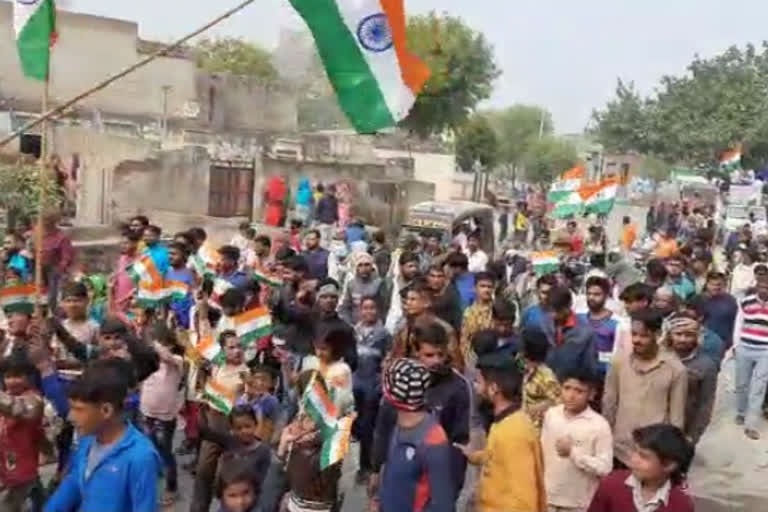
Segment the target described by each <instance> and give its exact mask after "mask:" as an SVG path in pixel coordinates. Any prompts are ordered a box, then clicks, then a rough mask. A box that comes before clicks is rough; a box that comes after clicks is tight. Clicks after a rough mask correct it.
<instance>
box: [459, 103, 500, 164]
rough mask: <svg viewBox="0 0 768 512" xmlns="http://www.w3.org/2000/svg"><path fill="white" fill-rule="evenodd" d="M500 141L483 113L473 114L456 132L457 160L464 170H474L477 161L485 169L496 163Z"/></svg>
mask: <svg viewBox="0 0 768 512" xmlns="http://www.w3.org/2000/svg"><path fill="white" fill-rule="evenodd" d="M498 151H499V142H498V139H497V138H496V133H495V132H494V131H493V128H492V127H491V124H490V123H489V122H488V119H486V118H485V117H484V116H482V115H477V114H476V115H474V116H472V117H471V118H470V119H469V120H468V121H467V122H466V123H465V124H464V126H462V127H461V128H460V129H459V130H458V132H457V134H456V162H457V163H458V165H459V168H460V169H461V170H462V171H464V172H471V171H473V170H474V165H475V162H479V163H480V165H481V166H482V167H483V168H484V169H490V168H492V167H493V166H494V165H496V161H497V157H498Z"/></svg>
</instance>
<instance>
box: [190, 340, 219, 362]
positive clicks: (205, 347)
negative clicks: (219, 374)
mask: <svg viewBox="0 0 768 512" xmlns="http://www.w3.org/2000/svg"><path fill="white" fill-rule="evenodd" d="M192 337H193V339H192V342H193V344H194V347H195V351H196V352H197V353H198V354H199V355H200V357H202V358H204V359H207V360H208V361H210V362H212V363H214V364H221V363H223V362H224V351H223V350H222V348H221V345H220V344H219V342H218V341H217V340H216V337H215V336H214V335H213V334H207V335H205V336H203V337H201V338H198V337H197V335H196V334H194V333H193V335H192Z"/></svg>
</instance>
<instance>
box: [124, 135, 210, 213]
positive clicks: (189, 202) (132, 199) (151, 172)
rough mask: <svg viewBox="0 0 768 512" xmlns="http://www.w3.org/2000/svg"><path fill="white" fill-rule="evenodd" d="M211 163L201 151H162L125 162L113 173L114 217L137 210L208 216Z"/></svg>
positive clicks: (193, 149) (185, 149)
mask: <svg viewBox="0 0 768 512" xmlns="http://www.w3.org/2000/svg"><path fill="white" fill-rule="evenodd" d="M210 173H211V161H210V158H209V157H208V153H207V152H206V151H205V149H203V148H199V147H189V148H184V149H180V150H176V151H163V152H162V153H158V154H157V155H154V156H152V157H150V158H148V159H145V160H126V161H124V162H121V163H120V164H119V165H118V166H117V167H116V168H115V170H114V179H113V182H112V196H111V198H112V205H113V210H114V212H115V215H116V217H117V218H124V217H125V216H126V215H125V212H135V211H137V210H152V209H158V210H170V211H173V212H175V213H178V214H189V215H208V195H209V186H210Z"/></svg>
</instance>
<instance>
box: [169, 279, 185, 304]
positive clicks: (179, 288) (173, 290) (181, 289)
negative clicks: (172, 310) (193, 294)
mask: <svg viewBox="0 0 768 512" xmlns="http://www.w3.org/2000/svg"><path fill="white" fill-rule="evenodd" d="M165 289H166V293H167V296H168V298H169V299H170V300H171V301H181V300H184V299H186V298H187V297H189V292H190V290H189V285H188V284H187V283H184V282H182V281H174V280H172V279H166V281H165Z"/></svg>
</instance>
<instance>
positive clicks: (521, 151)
mask: <svg viewBox="0 0 768 512" xmlns="http://www.w3.org/2000/svg"><path fill="white" fill-rule="evenodd" d="M485 116H486V117H487V118H488V120H489V121H490V123H491V126H492V127H493V129H494V131H495V132H496V135H497V137H498V139H499V155H498V158H499V163H500V164H504V165H507V166H510V167H517V166H519V165H521V164H522V161H523V158H524V156H525V154H526V152H527V151H528V149H529V147H530V146H531V145H532V144H533V143H534V142H536V140H537V139H538V138H539V135H540V133H539V132H541V135H551V134H552V132H553V131H554V125H553V123H552V114H551V113H550V112H549V111H547V110H546V109H543V108H541V107H538V106H536V105H512V106H511V107H507V108H505V109H502V110H491V111H488V112H485Z"/></svg>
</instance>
